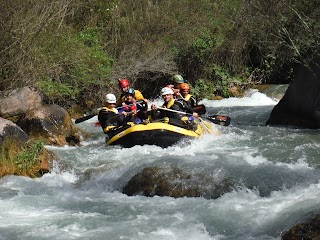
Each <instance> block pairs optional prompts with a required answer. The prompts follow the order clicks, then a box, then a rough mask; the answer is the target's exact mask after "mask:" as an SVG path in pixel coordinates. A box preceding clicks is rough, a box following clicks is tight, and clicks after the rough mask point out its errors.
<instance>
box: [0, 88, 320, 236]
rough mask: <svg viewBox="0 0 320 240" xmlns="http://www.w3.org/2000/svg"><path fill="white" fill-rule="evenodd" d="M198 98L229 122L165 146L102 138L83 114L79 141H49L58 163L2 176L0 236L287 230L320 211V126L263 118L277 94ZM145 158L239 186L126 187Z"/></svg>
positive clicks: (266, 232)
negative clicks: (152, 192) (214, 193)
mask: <svg viewBox="0 0 320 240" xmlns="http://www.w3.org/2000/svg"><path fill="white" fill-rule="evenodd" d="M201 103H203V104H205V105H206V107H207V111H208V112H209V113H210V114H221V115H228V116H230V117H231V118H232V122H231V125H230V126H228V127H222V126H217V125H216V126H217V127H219V128H220V130H221V132H222V134H221V135H218V136H209V135H204V136H202V137H201V138H200V139H198V140H194V141H192V142H191V143H190V144H180V145H176V146H172V147H169V148H166V149H162V148H160V147H156V146H135V147H133V148H129V149H122V148H120V147H114V146H112V147H105V145H104V136H103V133H102V131H101V129H100V127H95V126H93V123H94V122H95V121H96V119H95V118H93V119H90V120H88V121H86V122H83V123H81V124H78V126H79V127H80V128H83V129H84V130H86V131H89V132H90V133H92V134H91V136H90V138H89V139H88V140H86V141H85V142H83V143H82V146H80V147H52V146H46V147H47V148H48V149H50V150H52V151H53V152H55V153H56V155H57V158H58V159H59V160H58V161H57V162H56V163H55V165H54V167H53V169H52V172H51V173H49V174H46V175H45V176H43V177H42V178H38V179H30V178H26V177H17V176H7V177H4V178H2V179H0V240H7V239H21V240H22V239H23V240H26V239H30V240H31V239H32V240H35V239H39V240H40V239H41V240H42V239H50V240H53V239H66V240H70V239H108V240H109V239H110V240H113V239H114V240H117V239H130V240H150V239H155V240H193V239H194V240H213V239H215V240H226V239H228V240H229V239H237V240H238V239H240V240H241V239H243V240H245V239H251V240H253V239H257V240H258V239H259V240H260V239H280V236H281V233H282V232H283V231H285V230H286V229H287V228H289V227H290V226H292V225H293V224H295V223H296V222H297V221H299V220H301V219H303V218H304V217H305V216H307V215H309V214H310V213H312V212H319V210H320V201H319V198H320V183H319V179H320V172H319V166H320V165H319V163H320V159H319V153H318V152H319V151H318V149H319V147H320V135H319V131H318V130H301V129H300V130H299V129H294V128H284V127H283V128H281V127H269V126H265V122H266V121H267V119H268V117H269V115H270V112H271V110H272V109H273V107H274V105H275V104H276V103H277V101H275V100H273V99H271V98H269V97H267V96H266V95H265V94H262V93H259V92H257V91H255V90H252V91H249V92H248V94H247V95H246V97H243V98H229V99H223V100H220V101H213V100H203V101H202V102H201ZM148 166H178V167H179V168H180V169H183V170H184V171H186V172H188V173H190V174H191V176H196V175H197V174H204V175H206V176H210V178H211V179H216V180H219V179H231V180H232V181H233V182H235V183H236V187H235V189H234V190H233V191H231V192H228V193H225V194H223V195H222V196H221V197H219V198H217V199H208V198H205V197H197V198H188V197H184V198H172V197H158V196H156V197H144V196H131V197H129V196H127V195H125V194H123V193H121V190H122V188H123V186H124V185H125V184H126V183H127V182H128V181H129V180H130V178H131V177H132V176H134V175H135V174H136V173H138V172H140V171H141V170H142V169H143V168H145V167H148ZM208 184H210V182H208Z"/></svg>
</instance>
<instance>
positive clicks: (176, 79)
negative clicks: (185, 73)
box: [167, 74, 184, 98]
mask: <svg viewBox="0 0 320 240" xmlns="http://www.w3.org/2000/svg"><path fill="white" fill-rule="evenodd" d="M172 81H173V85H168V86H167V87H169V88H171V89H172V91H173V93H174V96H175V97H176V98H179V97H180V94H179V93H180V85H181V84H182V83H184V79H183V77H182V76H181V75H179V74H176V75H174V76H173V77H172Z"/></svg>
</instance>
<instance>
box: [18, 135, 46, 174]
mask: <svg viewBox="0 0 320 240" xmlns="http://www.w3.org/2000/svg"><path fill="white" fill-rule="evenodd" d="M43 148H44V143H43V142H42V141H37V142H35V143H34V144H32V145H30V146H26V147H22V149H21V152H19V154H18V155H17V156H16V160H15V164H16V165H17V167H18V171H19V173H21V174H22V173H28V172H29V171H30V169H31V168H32V167H34V166H35V165H36V164H37V162H38V155H39V154H40V153H41V151H42V149H43Z"/></svg>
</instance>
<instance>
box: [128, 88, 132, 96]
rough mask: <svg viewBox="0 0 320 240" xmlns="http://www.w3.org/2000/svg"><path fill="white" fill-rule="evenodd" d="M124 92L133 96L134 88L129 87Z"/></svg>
mask: <svg viewBox="0 0 320 240" xmlns="http://www.w3.org/2000/svg"><path fill="white" fill-rule="evenodd" d="M126 94H131V95H132V96H134V89H133V88H129V89H128V90H127V91H126Z"/></svg>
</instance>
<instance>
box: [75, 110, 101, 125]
mask: <svg viewBox="0 0 320 240" xmlns="http://www.w3.org/2000/svg"><path fill="white" fill-rule="evenodd" d="M96 115H98V114H97V113H94V114H90V115H87V116H84V117H81V118H78V119H76V120H75V121H74V123H75V124H78V123H81V122H84V121H87V120H89V119H90V118H93V117H94V116H96Z"/></svg>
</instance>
